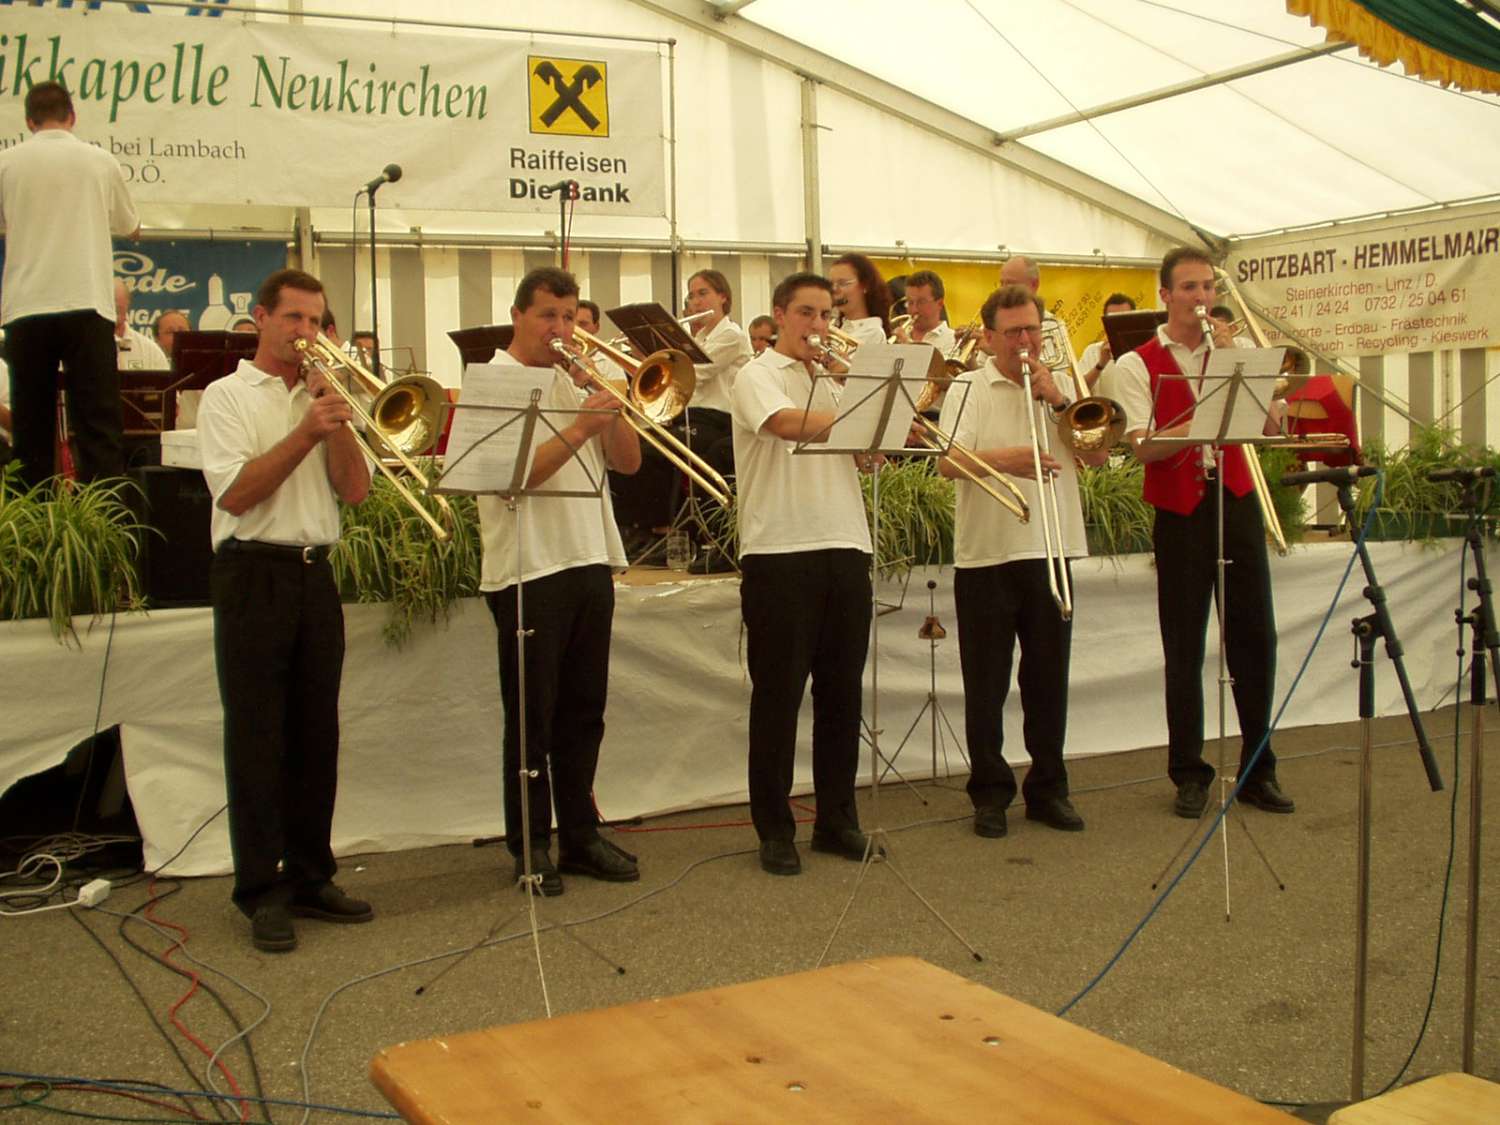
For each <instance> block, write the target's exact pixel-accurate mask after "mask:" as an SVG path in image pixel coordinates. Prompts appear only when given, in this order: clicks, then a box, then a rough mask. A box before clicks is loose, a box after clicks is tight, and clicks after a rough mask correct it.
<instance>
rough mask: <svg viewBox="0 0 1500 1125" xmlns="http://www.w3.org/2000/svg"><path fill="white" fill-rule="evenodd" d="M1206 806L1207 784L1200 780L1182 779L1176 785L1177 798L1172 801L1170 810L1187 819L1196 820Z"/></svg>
mask: <svg viewBox="0 0 1500 1125" xmlns="http://www.w3.org/2000/svg"><path fill="white" fill-rule="evenodd" d="M1207 807H1208V786H1207V785H1204V784H1203V782H1201V781H1184V782H1183V783H1182V784H1181V785H1179V786H1178V787H1177V800H1175V801H1173V802H1172V811H1173V812H1174V813H1176V814H1177V815H1178V816H1181V817H1186V818H1187V819H1188V820H1197V819H1198V818H1199V817H1200V816H1202V815H1203V810H1204V809H1205V808H1207Z"/></svg>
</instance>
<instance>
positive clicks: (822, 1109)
mask: <svg viewBox="0 0 1500 1125" xmlns="http://www.w3.org/2000/svg"><path fill="white" fill-rule="evenodd" d="M370 1073H371V1078H372V1079H373V1081H374V1083H375V1085H376V1086H377V1087H378V1088H379V1089H380V1091H381V1092H382V1093H383V1094H384V1095H385V1096H386V1098H387V1099H389V1101H390V1103H391V1104H392V1105H393V1106H394V1107H395V1108H396V1109H397V1110H398V1111H399V1112H400V1113H401V1114H402V1116H403V1117H404V1118H405V1119H406V1120H407V1121H410V1122H433V1123H436V1122H444V1123H448V1125H459V1123H469V1122H474V1123H479V1122H508V1121H525V1122H589V1123H597V1122H615V1121H618V1122H630V1123H632V1125H638V1123H645V1122H694V1123H696V1122H726V1123H729V1122H733V1123H735V1125H745V1123H753V1122H766V1123H768V1125H769V1123H773V1122H774V1123H776V1125H782V1123H785V1122H797V1121H851V1122H861V1123H862V1125H868V1123H874V1122H902V1123H904V1125H917V1123H922V1122H933V1123H937V1122H942V1123H944V1125H948V1123H952V1122H975V1123H979V1122H991V1121H997V1120H1002V1119H1003V1120H1005V1121H1008V1122H1028V1121H1047V1122H1055V1121H1066V1122H1069V1123H1072V1125H1087V1123H1091V1122H1111V1123H1119V1122H1151V1123H1152V1125H1161V1123H1164V1122H1191V1121H1201V1122H1208V1121H1213V1122H1223V1121H1236V1122H1251V1123H1253V1122H1281V1123H1285V1122H1287V1121H1288V1120H1290V1119H1289V1118H1288V1117H1287V1116H1286V1115H1284V1114H1282V1113H1280V1112H1278V1111H1276V1110H1274V1109H1271V1108H1268V1107H1266V1106H1262V1105H1261V1104H1259V1103H1258V1102H1255V1101H1253V1100H1252V1099H1250V1098H1247V1097H1244V1096H1243V1095H1241V1094H1237V1093H1234V1092H1233V1091H1231V1090H1227V1089H1225V1088H1223V1087H1221V1086H1216V1085H1214V1084H1213V1083H1212V1082H1209V1081H1207V1080H1206V1079H1203V1078H1199V1077H1197V1076H1195V1075H1192V1074H1188V1073H1186V1072H1184V1071H1181V1070H1178V1069H1176V1068H1175V1067H1171V1066H1168V1065H1167V1064H1166V1063H1163V1062H1159V1061H1158V1060H1156V1059H1153V1058H1151V1057H1150V1056H1148V1055H1143V1054H1141V1053H1140V1052H1139V1051H1135V1050H1132V1049H1131V1048H1129V1047H1126V1046H1123V1045H1121V1044H1119V1043H1115V1042H1113V1041H1112V1040H1109V1039H1106V1038H1104V1037H1103V1036H1101V1035H1096V1034H1095V1033H1093V1032H1091V1031H1087V1030H1085V1029H1084V1028H1081V1027H1077V1026H1075V1025H1074V1024H1070V1023H1068V1022H1067V1021H1065V1020H1062V1019H1059V1018H1057V1017H1056V1016H1053V1015H1051V1014H1049V1013H1047V1012H1043V1011H1040V1010H1038V1009H1036V1008H1033V1007H1030V1006H1029V1005H1026V1004H1023V1003H1021V1002H1019V1001H1017V1000H1012V999H1010V998H1009V997H1007V996H1003V995H1001V994H1000V993H998V992H995V991H993V990H992V989H990V988H987V987H985V986H984V985H982V984H976V983H974V982H973V981H969V980H965V979H964V978H963V977H960V976H957V975H955V974H953V973H950V972H947V971H945V970H943V969H939V968H936V967H935V966H933V965H929V964H927V963H926V962H925V961H921V960H918V959H917V958H913V957H892V958H881V959H878V960H871V961H857V962H853V963H850V964H845V965H835V966H831V967H828V968H824V969H817V970H814V971H812V972H806V973H795V974H792V975H789V976H784V977H773V978H771V979H769V980H760V981H754V982H751V983H749V984H739V985H730V986H728V987H724V988H713V989H709V990H707V991H704V992H692V993H688V994H686V995H684V996H674V997H670V998H667V999H662V1000H648V1001H642V1002H639V1003H634V1004H626V1005H622V1006H620V1007H615V1008H602V1009H598V1010H595V1011H588V1012H578V1013H575V1014H572V1015H567V1016H561V1017H558V1018H556V1019H552V1020H536V1021H533V1022H530V1023H522V1024H511V1025H509V1026H505V1027H493V1028H488V1029H486V1030H484V1031H475V1032H468V1033H466V1034H462V1035H453V1036H445V1037H442V1038H437V1039H429V1040H424V1041H422V1042H416V1043H401V1044H398V1045H396V1046H393V1047H388V1048H387V1049H385V1050H384V1051H382V1052H381V1053H380V1054H379V1055H377V1056H376V1058H375V1060H374V1062H373V1063H372V1064H371V1067H370Z"/></svg>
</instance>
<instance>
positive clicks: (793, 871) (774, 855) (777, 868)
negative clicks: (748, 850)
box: [760, 840, 802, 875]
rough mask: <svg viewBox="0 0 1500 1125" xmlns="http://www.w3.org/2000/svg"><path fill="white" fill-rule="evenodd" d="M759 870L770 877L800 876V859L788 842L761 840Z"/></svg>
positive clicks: (794, 848)
mask: <svg viewBox="0 0 1500 1125" xmlns="http://www.w3.org/2000/svg"><path fill="white" fill-rule="evenodd" d="M760 869H761V870H762V871H764V872H766V873H767V874H770V875H801V874H802V857H801V856H799V855H798V854H797V845H796V844H794V843H792V842H791V841H790V840H762V841H761V842H760Z"/></svg>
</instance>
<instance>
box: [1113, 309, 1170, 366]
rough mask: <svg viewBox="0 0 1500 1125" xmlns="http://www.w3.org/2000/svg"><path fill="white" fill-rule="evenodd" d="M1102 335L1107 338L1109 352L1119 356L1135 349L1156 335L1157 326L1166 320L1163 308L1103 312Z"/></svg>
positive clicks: (1116, 359) (1116, 358)
mask: <svg viewBox="0 0 1500 1125" xmlns="http://www.w3.org/2000/svg"><path fill="white" fill-rule="evenodd" d="M1101 319H1103V321H1104V335H1105V338H1106V339H1108V340H1109V354H1110V355H1112V356H1114V357H1115V361H1116V362H1118V361H1119V359H1120V357H1121V356H1123V355H1128V354H1129V353H1130V352H1133V351H1135V349H1136V348H1138V347H1140V346H1141V345H1142V344H1144V343H1145V342H1146V341H1147V340H1149V339H1151V338H1152V337H1153V336H1155V335H1156V329H1157V328H1158V326H1160V325H1163V324H1165V323H1166V322H1167V311H1166V310H1165V309H1131V310H1129V311H1128V312H1117V313H1105V314H1104V316H1103V317H1102V318H1101Z"/></svg>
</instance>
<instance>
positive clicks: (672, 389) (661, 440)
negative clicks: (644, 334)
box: [552, 328, 729, 507]
mask: <svg viewBox="0 0 1500 1125" xmlns="http://www.w3.org/2000/svg"><path fill="white" fill-rule="evenodd" d="M573 339H574V340H575V341H576V342H575V344H574V345H573V346H572V347H569V346H568V344H566V343H565V342H564V341H562V340H553V341H552V350H553V351H554V352H556V353H557V355H558V356H559V366H562V365H563V364H576V365H577V366H579V367H581V368H582V369H583V370H584V371H585V372H586V373H587V374H588V377H589V381H590V382H592V383H593V384H594V386H596V387H597V388H598V389H599V390H601V391H607V392H608V393H609V394H611V395H613V396H614V397H615V398H617V399H618V400H619V401H620V404H621V407H622V409H621V411H620V414H621V417H623V418H624V420H625V424H626V425H628V426H629V427H630V428H631V429H632V430H634V431H635V432H636V433H637V434H638V435H639V436H640V438H641V440H643V441H645V442H647V443H648V444H649V445H651V446H652V447H653V448H654V449H655V450H656V451H657V452H658V453H660V454H661V455H662V456H663V457H665V458H666V459H667V460H668V461H669V462H671V464H672V465H673V466H675V467H676V468H677V469H678V471H680V472H681V473H683V474H684V475H685V476H686V477H687V478H688V479H689V480H690V481H692V482H693V483H694V484H695V485H697V486H698V488H700V489H702V490H703V491H704V492H705V493H707V494H708V495H709V497H710V498H712V499H713V500H715V501H716V502H717V503H718V504H720V505H721V506H723V507H728V506H729V484H728V482H727V481H725V479H724V478H723V477H722V476H720V475H719V474H718V472H716V471H715V469H714V467H713V466H712V465H710V464H709V463H708V462H707V461H705V460H703V458H702V457H699V456H698V454H696V453H694V452H693V451H692V449H690V448H689V447H688V445H687V443H686V442H684V441H681V440H680V439H678V437H677V436H676V435H675V434H673V433H672V432H671V431H669V430H668V429H667V423H669V422H670V421H672V419H674V418H676V417H677V415H679V414H681V413H682V411H683V409H684V408H685V407H686V406H687V404H688V400H689V399H691V398H692V397H693V388H694V387H695V386H697V375H696V374H695V373H694V371H693V361H692V360H690V359H688V357H687V356H685V355H683V354H682V353H681V352H679V351H673V350H670V349H668V350H664V351H659V352H652V353H651V354H650V355H648V356H647V357H646V358H645V359H639V360H638V359H634V358H633V357H631V356H628V355H626V354H625V353H624V352H622V351H619V350H618V349H615V348H612V347H610V346H609V345H608V344H607V343H605V342H604V341H603V340H601V339H599V338H598V337H597V336H594V335H591V334H590V333H588V332H585V331H584V330H583V329H582V328H575V329H573ZM595 355H603V356H605V357H606V358H608V359H611V360H613V361H614V362H615V363H617V364H619V366H620V367H621V368H622V369H623V370H624V371H625V372H626V373H627V374H628V375H629V376H630V379H629V382H628V384H627V387H626V389H625V390H623V391H622V390H621V389H620V388H619V387H618V386H617V385H616V384H615V383H614V382H613V381H612V380H610V379H609V378H607V377H606V376H605V375H604V373H603V372H602V371H600V370H599V366H598V364H597V363H596V362H595V360H594V356H595Z"/></svg>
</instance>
